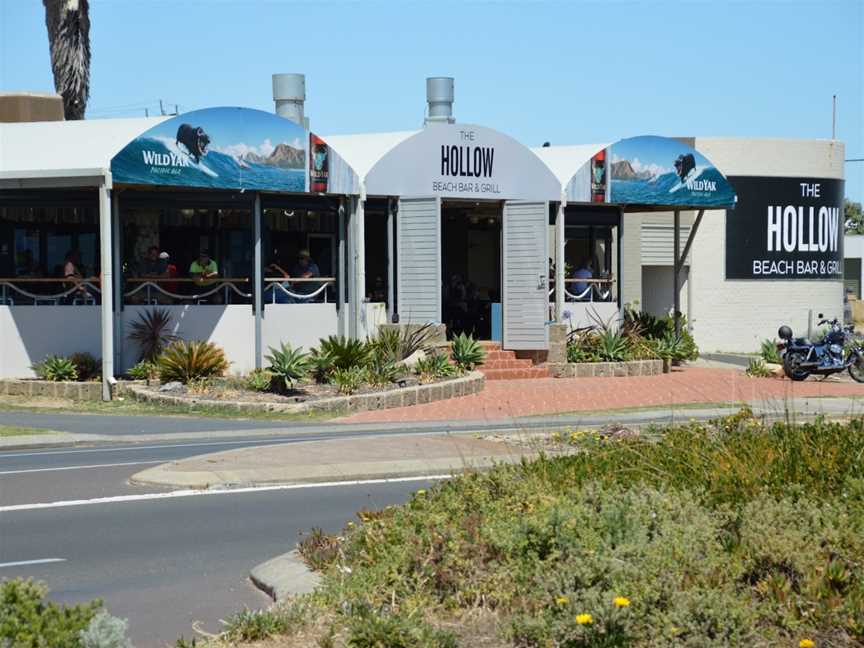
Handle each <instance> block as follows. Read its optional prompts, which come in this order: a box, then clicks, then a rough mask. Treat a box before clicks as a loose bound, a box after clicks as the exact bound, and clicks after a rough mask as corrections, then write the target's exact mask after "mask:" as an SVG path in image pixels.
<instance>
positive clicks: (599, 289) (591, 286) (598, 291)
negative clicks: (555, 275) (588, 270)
mask: <svg viewBox="0 0 864 648" xmlns="http://www.w3.org/2000/svg"><path fill="white" fill-rule="evenodd" d="M574 283H579V284H588V285H587V286H586V287H585V290H583V291H582V292H580V293H579V294H578V295H577V294H573V293H572V292H570V291H569V290H567V284H574ZM614 283H615V279H612V278H608V279H565V280H564V284H565V285H564V298H565V299H569V300H571V301H587V302H593V301H595V299H594V297H595V295H596V297H597V299H596V301H601V302H607V301H612V290H611V288H606V289H605V290H604V289H603V286H609V287H611V286H612V284H614ZM554 296H555V288H554V287H553V288H552V289H551V290H549V297H553V298H554ZM586 298H587V299H586Z"/></svg>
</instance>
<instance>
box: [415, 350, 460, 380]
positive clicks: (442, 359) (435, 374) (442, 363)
mask: <svg viewBox="0 0 864 648" xmlns="http://www.w3.org/2000/svg"><path fill="white" fill-rule="evenodd" d="M414 370H415V371H416V372H417V374H418V375H419V376H420V380H422V381H424V382H432V381H433V380H437V379H439V378H448V377H449V376H452V375H453V374H454V373H456V368H455V367H454V366H453V365H452V364H450V360H449V359H448V358H447V356H445V355H443V354H441V353H433V354H431V355H427V356H426V357H425V358H421V359H420V360H419V361H418V362H417V365H416V366H415V367H414Z"/></svg>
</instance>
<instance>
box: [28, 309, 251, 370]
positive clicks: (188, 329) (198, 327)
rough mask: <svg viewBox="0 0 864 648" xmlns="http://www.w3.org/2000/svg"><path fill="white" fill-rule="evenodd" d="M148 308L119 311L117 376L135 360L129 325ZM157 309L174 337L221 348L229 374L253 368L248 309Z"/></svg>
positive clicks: (135, 352) (135, 351) (136, 356)
mask: <svg viewBox="0 0 864 648" xmlns="http://www.w3.org/2000/svg"><path fill="white" fill-rule="evenodd" d="M40 308H41V307H40ZM150 308H153V307H152V306H126V308H125V309H124V310H123V313H122V321H123V337H122V339H120V340H115V344H117V345H121V346H120V348H121V359H122V361H121V366H120V367H117V368H116V370H117V372H118V373H121V372H122V371H125V370H126V369H128V368H129V367H131V366H132V365H134V364H135V363H136V362H137V361H138V349H137V348H136V346H135V345H133V344H132V343H131V342H130V341H129V340H127V339H126V335H127V334H128V333H129V325H130V324H131V323H132V322H134V321H136V320H137V319H138V318H139V317H140V314H141V313H143V312H144V311H147V310H149V309H150ZM158 308H165V309H167V310H168V311H169V312H170V313H171V316H172V333H174V335H177V336H179V337H181V338H182V339H184V340H189V341H191V340H206V341H209V342H213V343H215V344H218V345H219V346H220V347H222V348H223V349H224V350H225V355H226V357H227V358H228V361H229V362H230V363H231V366H230V369H229V372H230V373H243V372H247V371H250V370H251V369H253V368H254V367H255V357H254V355H255V337H254V336H255V320H254V318H253V316H252V307H251V306H248V305H227V306H216V305H208V304H194V305H192V304H187V305H182V306H181V305H177V306H173V305H172V306H158Z"/></svg>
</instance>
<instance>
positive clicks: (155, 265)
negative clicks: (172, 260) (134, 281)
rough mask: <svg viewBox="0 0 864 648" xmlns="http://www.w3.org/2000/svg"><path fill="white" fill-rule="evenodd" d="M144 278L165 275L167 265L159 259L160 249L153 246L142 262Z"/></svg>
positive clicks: (141, 271)
mask: <svg viewBox="0 0 864 648" xmlns="http://www.w3.org/2000/svg"><path fill="white" fill-rule="evenodd" d="M140 273H141V276H142V277H159V276H162V275H163V274H165V264H164V263H162V261H161V260H160V259H159V248H158V247H156V246H155V245H151V246H150V247H149V248H147V254H146V255H144V258H143V259H142V260H141V269H140Z"/></svg>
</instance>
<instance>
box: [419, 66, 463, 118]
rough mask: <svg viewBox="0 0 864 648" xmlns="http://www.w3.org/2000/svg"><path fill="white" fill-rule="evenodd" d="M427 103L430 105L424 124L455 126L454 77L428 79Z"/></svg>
mask: <svg viewBox="0 0 864 648" xmlns="http://www.w3.org/2000/svg"><path fill="white" fill-rule="evenodd" d="M426 103H427V105H428V108H427V115H426V119H425V120H424V122H423V123H424V124H453V123H455V122H456V120H455V119H453V77H428V78H427V79H426Z"/></svg>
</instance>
